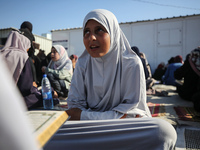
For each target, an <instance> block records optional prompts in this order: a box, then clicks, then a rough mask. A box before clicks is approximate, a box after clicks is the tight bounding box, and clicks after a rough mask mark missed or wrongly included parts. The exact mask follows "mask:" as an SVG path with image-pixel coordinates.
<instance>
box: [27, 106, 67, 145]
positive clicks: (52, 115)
mask: <svg viewBox="0 0 200 150" xmlns="http://www.w3.org/2000/svg"><path fill="white" fill-rule="evenodd" d="M27 116H28V118H29V120H30V124H31V126H32V127H33V133H34V134H35V136H36V139H37V141H38V143H39V146H40V147H43V146H44V145H45V144H46V143H47V142H48V140H49V139H50V138H51V137H52V136H53V135H54V134H55V133H56V131H57V130H58V129H59V128H60V127H61V125H62V124H63V123H64V122H65V121H66V120H67V119H68V115H67V113H66V112H65V111H50V110H34V111H28V112H27Z"/></svg>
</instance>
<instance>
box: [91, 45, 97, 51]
mask: <svg viewBox="0 0 200 150" xmlns="http://www.w3.org/2000/svg"><path fill="white" fill-rule="evenodd" d="M97 48H99V46H90V49H91V50H96V49H97Z"/></svg>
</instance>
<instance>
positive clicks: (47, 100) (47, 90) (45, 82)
mask: <svg viewBox="0 0 200 150" xmlns="http://www.w3.org/2000/svg"><path fill="white" fill-rule="evenodd" d="M42 97H43V106H44V109H53V108H54V105H53V98H52V93H51V84H50V82H49V79H48V78H47V75H46V74H44V75H43V78H42Z"/></svg>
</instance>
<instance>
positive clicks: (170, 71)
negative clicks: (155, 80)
mask: <svg viewBox="0 0 200 150" xmlns="http://www.w3.org/2000/svg"><path fill="white" fill-rule="evenodd" d="M182 65H183V60H182V56H180V55H177V56H176V57H175V58H174V63H171V64H169V66H168V67H167V70H166V72H165V74H164V75H163V76H162V82H163V84H166V85H174V86H175V85H176V82H175V78H174V71H176V69H178V68H180V67H181V66H182Z"/></svg>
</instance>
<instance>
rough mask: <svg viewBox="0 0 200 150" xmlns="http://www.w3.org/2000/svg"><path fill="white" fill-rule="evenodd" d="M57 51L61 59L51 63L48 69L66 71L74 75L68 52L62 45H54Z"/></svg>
mask: <svg viewBox="0 0 200 150" xmlns="http://www.w3.org/2000/svg"><path fill="white" fill-rule="evenodd" d="M52 47H54V48H55V49H56V51H57V52H58V54H59V55H60V59H59V60H58V61H55V62H54V61H52V60H51V61H50V62H49V65H48V68H51V69H55V70H61V69H63V68H64V69H66V70H69V72H70V74H71V75H72V74H73V69H72V62H71V60H70V59H69V57H68V54H67V51H66V50H65V48H64V47H63V46H62V45H54V46H52Z"/></svg>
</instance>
